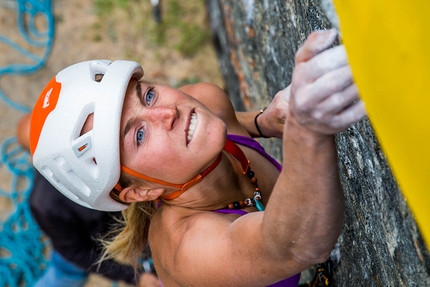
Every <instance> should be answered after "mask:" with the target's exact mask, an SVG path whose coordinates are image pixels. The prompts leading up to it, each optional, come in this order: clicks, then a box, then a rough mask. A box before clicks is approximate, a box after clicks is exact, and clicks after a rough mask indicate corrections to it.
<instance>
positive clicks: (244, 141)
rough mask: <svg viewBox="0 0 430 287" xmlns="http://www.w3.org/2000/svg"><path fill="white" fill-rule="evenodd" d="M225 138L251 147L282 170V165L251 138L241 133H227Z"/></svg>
mask: <svg viewBox="0 0 430 287" xmlns="http://www.w3.org/2000/svg"><path fill="white" fill-rule="evenodd" d="M227 138H228V139H229V140H231V141H232V142H235V143H237V144H240V145H244V146H246V147H249V148H252V149H253V150H255V151H257V152H259V153H260V154H261V155H262V156H264V157H265V158H266V159H267V160H269V161H270V162H271V163H272V164H273V165H274V166H275V167H276V168H277V169H278V170H279V171H281V170H282V165H281V164H279V162H277V161H276V159H274V158H273V157H272V156H270V155H269V154H268V153H267V152H266V151H265V150H264V148H263V146H262V145H261V144H260V143H259V142H258V141H256V140H255V139H253V138H250V137H245V136H241V135H233V134H227Z"/></svg>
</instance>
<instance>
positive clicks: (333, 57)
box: [300, 46, 348, 83]
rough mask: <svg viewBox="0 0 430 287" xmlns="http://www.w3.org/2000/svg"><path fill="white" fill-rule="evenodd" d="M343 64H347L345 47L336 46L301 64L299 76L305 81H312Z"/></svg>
mask: <svg viewBox="0 0 430 287" xmlns="http://www.w3.org/2000/svg"><path fill="white" fill-rule="evenodd" d="M345 66H348V58H347V54H346V50H345V47H344V46H336V47H334V48H331V49H328V50H325V51H324V52H322V53H320V54H319V55H317V56H315V57H314V58H312V59H311V60H309V61H308V62H307V63H306V64H303V65H302V67H301V69H300V73H302V75H301V77H303V78H304V79H306V80H305V82H307V83H312V82H313V81H316V80H317V79H318V78H320V77H322V76H324V75H325V74H327V73H329V72H331V71H334V70H336V69H339V68H341V67H345Z"/></svg>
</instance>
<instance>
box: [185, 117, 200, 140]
mask: <svg viewBox="0 0 430 287" xmlns="http://www.w3.org/2000/svg"><path fill="white" fill-rule="evenodd" d="M196 126H197V114H196V113H195V112H194V111H193V112H192V113H191V116H190V121H189V125H188V129H187V130H186V132H187V144H188V143H189V142H190V141H191V140H192V139H193V135H194V131H195V130H196Z"/></svg>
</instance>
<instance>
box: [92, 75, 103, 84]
mask: <svg viewBox="0 0 430 287" xmlns="http://www.w3.org/2000/svg"><path fill="white" fill-rule="evenodd" d="M104 75H105V74H101V73H98V74H95V76H94V80H95V81H96V82H97V83H100V82H101V81H102V79H103V76H104Z"/></svg>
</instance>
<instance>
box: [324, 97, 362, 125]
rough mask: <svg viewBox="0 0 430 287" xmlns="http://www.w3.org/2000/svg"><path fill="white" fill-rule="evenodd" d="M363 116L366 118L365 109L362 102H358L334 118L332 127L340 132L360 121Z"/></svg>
mask: <svg viewBox="0 0 430 287" xmlns="http://www.w3.org/2000/svg"><path fill="white" fill-rule="evenodd" d="M364 116H366V108H365V106H364V103H363V101H361V100H359V101H357V102H356V103H354V104H353V105H351V106H349V107H348V108H346V109H345V110H343V111H342V112H341V113H339V114H338V115H337V116H335V118H334V120H333V122H332V124H333V127H336V128H338V129H339V131H341V130H344V129H346V128H348V127H349V126H350V125H352V124H353V123H356V122H357V121H359V120H361V119H362V118H363V117H364Z"/></svg>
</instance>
